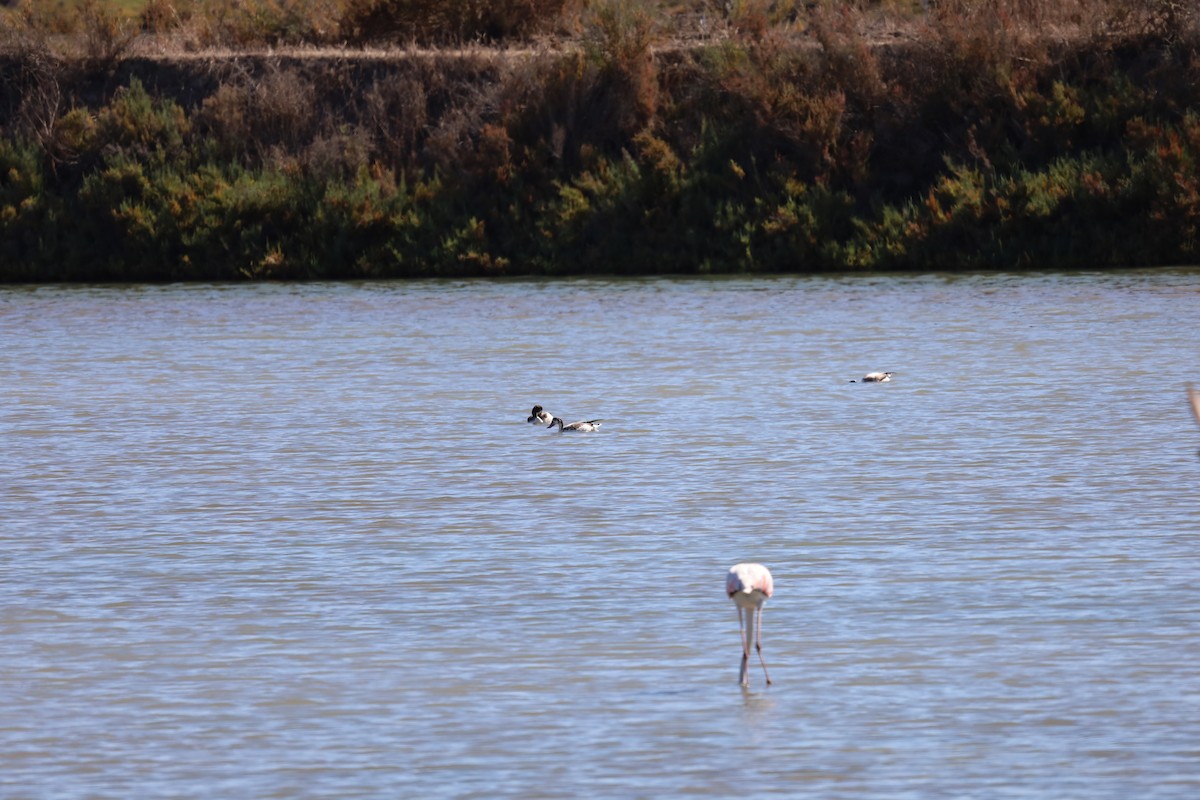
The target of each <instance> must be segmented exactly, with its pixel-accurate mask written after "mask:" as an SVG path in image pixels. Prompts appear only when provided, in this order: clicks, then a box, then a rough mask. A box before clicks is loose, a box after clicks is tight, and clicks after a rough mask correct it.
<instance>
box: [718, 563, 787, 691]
mask: <svg viewBox="0 0 1200 800" xmlns="http://www.w3.org/2000/svg"><path fill="white" fill-rule="evenodd" d="M725 593H726V594H727V595H729V598H730V599H731V600H733V604H734V605H736V606H737V610H738V626H739V627H740V628H741V634H742V668H741V671H740V673H739V675H738V680H739V681H740V682H741V684H742V686H749V685H750V679H749V676H748V675H747V674H746V673H747V669H746V667H747V664H748V663H749V661H750V648H751V647H753V648H754V649H755V650H757V651H758V660H759V663H761V664H762V668H763V676H765V677H766V679H767V683H768V684H770V683H771V676H770V674H769V673H768V672H767V662H766V661H764V660H763V654H762V608H763V603H765V602H767V598H768V597H770V596H771V595H772V594H774V593H775V581H774V579H772V578H771V571H770V570H769V569H767V568H766V567H764V566H763V565H762V564H735V565H734V566H732V567H730V568H729V572H728V574H726V576H725Z"/></svg>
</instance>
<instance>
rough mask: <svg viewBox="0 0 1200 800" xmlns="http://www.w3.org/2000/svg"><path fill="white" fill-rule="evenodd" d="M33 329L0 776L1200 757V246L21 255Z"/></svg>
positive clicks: (112, 781) (1006, 770) (514, 785)
mask: <svg viewBox="0 0 1200 800" xmlns="http://www.w3.org/2000/svg"><path fill="white" fill-rule="evenodd" d="M0 348H2V349H0V452H2V458H0V797H3V798H6V799H8V800H12V799H16V798H30V799H31V800H33V799H36V800H42V799H43V798H64V799H66V798H72V799H73V798H366V797H379V798H398V797H437V798H440V797H455V798H471V797H475V798H493V797H522V798H536V797H547V798H551V797H588V798H591V797H613V798H627V797H628V798H633V797H638V798H643V797H644V798H661V797H684V796H711V797H732V796H746V797H767V796H774V797H814V798H854V799H855V800H862V799H864V798H867V799H873V798H879V799H880V800H884V799H885V798H886V800H898V799H903V798H914V799H916V798H986V799H988V800H991V799H992V798H1036V799H1037V800H1044V799H1046V798H1086V799H1087V800H1092V799H1094V798H1114V799H1115V798H1121V799H1122V800H1125V799H1126V798H1139V799H1140V800H1147V799H1152V798H1189V799H1190V798H1195V797H1198V796H1200V454H1198V451H1200V426H1197V424H1196V422H1195V420H1193V419H1192V417H1191V414H1190V412H1189V410H1188V408H1187V405H1186V402H1185V396H1184V386H1185V384H1186V382H1187V381H1189V380H1193V381H1195V382H1196V383H1197V384H1200V369H1198V366H1200V271H1197V270H1164V271H1156V272H1120V273H1095V274H1066V275H1059V274H1042V275H1027V276H1011V275H974V276H959V277H945V276H925V277H893V276H873V277H814V278H794V277H787V278H757V279H743V278H738V279H715V280H685V279H678V280H672V279H660V280H622V281H609V280H569V281H557V282H540V281H513V282H420V283H359V284H305V285H227V286H226V285H218V286H213V285H203V286H134V287H40V288H33V287H7V288H0ZM872 370H891V371H894V372H895V376H894V378H893V380H892V382H891V383H887V384H862V383H850V380H851V379H855V378H860V377H861V376H862V375H863V373H865V372H868V371H872ZM535 403H540V404H542V405H544V406H546V407H547V409H549V410H550V411H552V412H554V413H556V414H558V415H560V416H562V417H563V418H565V419H566V420H567V421H568V422H570V421H573V420H577V419H591V418H597V417H599V418H603V419H604V420H605V421H604V423H603V427H602V428H601V431H600V432H598V433H595V434H558V433H555V432H551V431H548V430H545V429H541V428H537V427H534V426H532V425H528V424H526V423H525V418H526V416H527V415H528V414H529V410H530V407H531V406H532V405H533V404H535ZM743 560H751V561H761V562H763V563H765V564H767V565H768V566H769V567H770V568H771V570H772V571H773V573H774V576H775V584H776V591H775V596H774V597H773V598H772V599H771V600H770V601H769V602H768V603H767V606H766V612H765V615H764V623H763V634H764V654H765V656H766V660H767V664H768V665H769V667H770V669H771V677H772V678H773V680H774V684H773V685H771V686H769V687H768V686H765V685H764V682H763V679H762V678H763V676H762V670H761V669H760V668H759V667H758V664H757V663H756V662H752V663H751V667H752V671H751V673H750V677H751V683H750V687H749V689H748V690H743V689H742V688H741V687H740V686H738V684H737V671H738V662H739V660H740V657H741V649H740V645H739V644H738V624H737V614H736V611H735V608H734V606H733V604H732V603H730V602H729V600H728V598H726V597H725V596H724V593H723V587H724V574H725V572H726V570H727V569H728V567H729V566H730V565H731V564H733V563H735V562H738V561H743Z"/></svg>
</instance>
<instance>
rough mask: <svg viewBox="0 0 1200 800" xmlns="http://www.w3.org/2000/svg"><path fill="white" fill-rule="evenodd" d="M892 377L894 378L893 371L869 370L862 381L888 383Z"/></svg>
mask: <svg viewBox="0 0 1200 800" xmlns="http://www.w3.org/2000/svg"><path fill="white" fill-rule="evenodd" d="M891 379H892V373H890V372H868V373H867V374H866V375H863V379H862V382H863V383H887V382H888V381H890V380H891ZM850 382H851V383H854V381H850Z"/></svg>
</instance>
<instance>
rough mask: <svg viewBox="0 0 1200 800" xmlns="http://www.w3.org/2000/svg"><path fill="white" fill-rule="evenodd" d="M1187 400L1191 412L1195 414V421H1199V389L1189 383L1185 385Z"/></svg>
mask: <svg viewBox="0 0 1200 800" xmlns="http://www.w3.org/2000/svg"><path fill="white" fill-rule="evenodd" d="M1187 394H1188V402H1189V403H1190V404H1191V406H1192V413H1193V414H1195V415H1196V422H1200V391H1197V390H1196V389H1193V388H1192V385H1191V384H1190V383H1189V384H1188V387H1187Z"/></svg>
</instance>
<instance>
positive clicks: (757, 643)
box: [754, 608, 771, 686]
mask: <svg viewBox="0 0 1200 800" xmlns="http://www.w3.org/2000/svg"><path fill="white" fill-rule="evenodd" d="M756 616H757V619H756V620H755V622H756V623H757V624H756V626H755V631H754V647H755V649H756V650H758V663H760V664H762V668H763V676H764V677H765V678H766V679H767V685H768V686H769V685H770V684H771V676H770V674H769V673H768V672H767V662H766V661H764V660H763V654H762V618H763V610H762V609H761V608H759V609H758V614H757V615H756Z"/></svg>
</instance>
